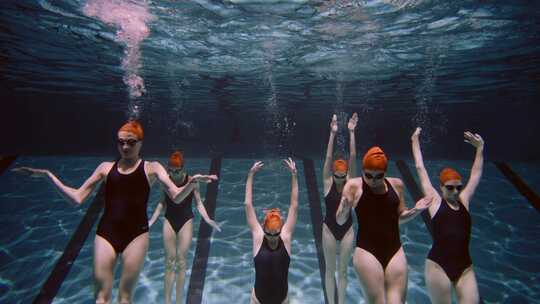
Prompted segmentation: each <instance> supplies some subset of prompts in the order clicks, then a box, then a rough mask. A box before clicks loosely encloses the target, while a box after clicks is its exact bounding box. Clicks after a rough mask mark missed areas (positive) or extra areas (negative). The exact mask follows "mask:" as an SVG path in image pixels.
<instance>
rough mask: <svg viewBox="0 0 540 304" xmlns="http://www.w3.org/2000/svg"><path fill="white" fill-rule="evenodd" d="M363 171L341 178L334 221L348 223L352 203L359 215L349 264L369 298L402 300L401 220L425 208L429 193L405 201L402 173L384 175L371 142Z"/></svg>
mask: <svg viewBox="0 0 540 304" xmlns="http://www.w3.org/2000/svg"><path fill="white" fill-rule="evenodd" d="M362 164H363V174H362V176H361V177H358V178H354V179H350V180H349V181H347V183H346V184H345V187H344V189H343V194H342V198H341V202H340V205H339V207H338V209H337V212H336V219H337V222H338V224H340V225H343V224H345V223H346V221H347V218H348V217H349V214H350V212H351V209H354V211H355V213H356V217H357V220H358V231H357V234H356V248H355V250H354V255H353V265H354V267H355V269H356V273H357V275H358V278H359V280H360V285H361V287H362V291H363V294H364V297H365V299H366V302H367V303H374V304H384V303H387V304H397V303H405V298H406V293H407V259H406V257H405V253H404V251H403V247H402V246H401V240H400V237H399V224H401V223H405V222H407V221H409V220H411V219H413V218H414V217H416V216H417V215H418V214H420V213H421V211H422V210H425V209H427V208H428V207H429V205H430V204H431V198H429V197H424V198H422V199H421V200H419V201H418V202H416V205H415V207H414V208H412V209H407V208H406V207H405V195H404V185H403V182H402V181H401V179H399V178H394V177H385V175H386V170H387V167H388V159H387V157H386V155H385V153H384V152H383V150H382V149H381V148H379V147H372V148H370V149H369V150H368V151H367V153H366V154H365V156H364V158H363V161H362Z"/></svg>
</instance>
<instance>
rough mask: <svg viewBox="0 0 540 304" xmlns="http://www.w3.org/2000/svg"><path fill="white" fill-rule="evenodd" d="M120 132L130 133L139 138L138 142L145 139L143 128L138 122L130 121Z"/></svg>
mask: <svg viewBox="0 0 540 304" xmlns="http://www.w3.org/2000/svg"><path fill="white" fill-rule="evenodd" d="M118 132H129V133H132V134H134V135H135V136H137V139H138V140H143V138H144V131H143V128H142V126H141V124H140V123H139V122H138V121H136V120H130V121H128V122H126V123H125V124H124V125H123V126H122V127H120V129H118Z"/></svg>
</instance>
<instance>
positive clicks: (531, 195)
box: [495, 162, 540, 212]
mask: <svg viewBox="0 0 540 304" xmlns="http://www.w3.org/2000/svg"><path fill="white" fill-rule="evenodd" d="M495 165H496V166H497V168H499V170H500V171H501V172H502V174H503V175H504V176H505V177H506V178H507V179H508V180H509V181H510V182H511V183H512V185H514V187H516V189H517V190H518V191H519V192H520V193H521V195H523V196H524V197H525V198H526V199H527V200H528V201H529V203H531V205H532V206H533V207H534V208H535V209H536V211H538V212H540V197H539V196H538V194H536V193H535V192H534V191H533V190H532V189H531V187H529V186H528V185H527V184H526V183H525V181H524V180H523V179H522V178H521V177H520V176H519V175H518V174H517V173H516V172H514V170H512V168H510V166H509V165H508V164H506V163H503V162H495Z"/></svg>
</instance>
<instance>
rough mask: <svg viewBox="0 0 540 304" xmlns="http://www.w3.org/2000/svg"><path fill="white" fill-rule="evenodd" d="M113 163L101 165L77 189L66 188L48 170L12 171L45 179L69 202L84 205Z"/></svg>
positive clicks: (23, 169)
mask: <svg viewBox="0 0 540 304" xmlns="http://www.w3.org/2000/svg"><path fill="white" fill-rule="evenodd" d="M111 166H112V163H110V162H103V163H101V164H100V165H99V166H98V167H97V168H96V170H94V173H92V175H90V177H89V178H88V179H87V180H86V181H85V182H84V183H83V184H82V185H81V186H80V187H79V188H77V189H75V188H72V187H69V186H66V185H65V184H64V183H63V182H62V181H61V180H60V179H59V178H58V177H56V175H54V174H53V173H52V172H51V171H49V170H46V169H35V168H30V167H18V168H14V169H12V171H13V172H18V173H27V174H30V175H31V176H34V177H45V178H47V180H48V181H50V182H51V183H52V184H53V185H54V186H55V189H56V190H57V191H58V192H59V193H60V194H61V195H62V197H64V199H66V200H67V201H69V202H73V203H75V204H77V205H80V204H82V203H84V201H85V200H86V199H87V198H88V196H89V195H90V193H92V191H93V190H94V189H95V187H96V185H97V184H98V183H99V182H101V181H102V180H103V179H105V177H106V176H107V173H108V172H109V170H110V169H111Z"/></svg>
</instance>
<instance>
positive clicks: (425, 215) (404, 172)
mask: <svg viewBox="0 0 540 304" xmlns="http://www.w3.org/2000/svg"><path fill="white" fill-rule="evenodd" d="M396 165H397V167H398V169H399V173H401V177H403V182H404V183H405V186H406V187H407V190H408V191H409V193H410V194H411V196H412V197H413V199H414V203H415V202H417V201H418V200H419V199H421V198H422V191H420V188H419V187H418V185H417V184H416V181H415V180H414V178H413V176H412V174H411V171H410V170H409V167H408V166H407V164H406V163H405V162H404V161H403V160H398V161H396ZM421 215H422V219H423V220H424V224H426V228H427V229H428V231H429V235H430V236H431V238H432V239H433V228H432V227H431V217H430V216H429V211H428V210H424V211H422V214H421ZM480 304H484V299H482V297H480Z"/></svg>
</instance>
